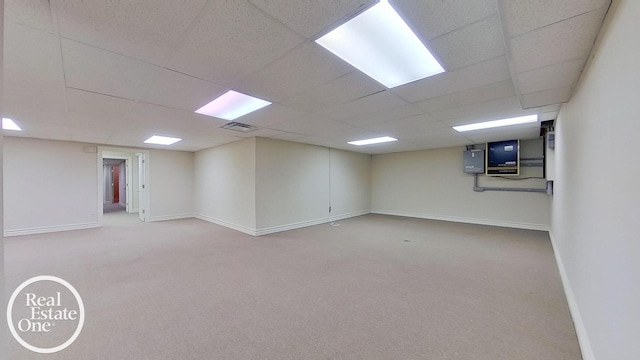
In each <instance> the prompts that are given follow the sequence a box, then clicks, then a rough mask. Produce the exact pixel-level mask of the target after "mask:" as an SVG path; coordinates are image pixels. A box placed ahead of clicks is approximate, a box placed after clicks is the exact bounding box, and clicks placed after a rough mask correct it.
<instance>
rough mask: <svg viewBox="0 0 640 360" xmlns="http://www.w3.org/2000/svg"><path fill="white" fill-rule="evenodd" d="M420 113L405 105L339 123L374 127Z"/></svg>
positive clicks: (411, 105)
mask: <svg viewBox="0 0 640 360" xmlns="http://www.w3.org/2000/svg"><path fill="white" fill-rule="evenodd" d="M421 113H422V111H421V110H420V109H419V108H418V107H417V106H415V105H414V104H407V105H403V106H398V107H394V108H390V109H384V110H380V111H376V112H375V113H373V114H366V115H362V116H357V117H353V118H349V119H345V120H341V121H342V122H344V123H347V124H351V125H355V126H363V127H366V126H369V125H375V124H379V123H382V122H386V121H393V120H398V119H403V118H406V117H410V116H414V115H418V114H421Z"/></svg>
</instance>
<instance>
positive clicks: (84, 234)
mask: <svg viewBox="0 0 640 360" xmlns="http://www.w3.org/2000/svg"><path fill="white" fill-rule="evenodd" d="M105 223H106V224H107V225H106V226H105V227H103V228H100V229H90V230H81V231H73V232H65V233H55V234H45V235H34V236H23V237H15V238H9V239H6V240H5V257H6V259H5V267H6V285H7V293H9V294H10V293H11V292H12V291H13V289H15V288H16V287H17V286H18V285H19V284H20V283H21V282H23V281H24V280H26V279H27V278H30V277H32V276H36V275H43V274H47V275H55V276H59V277H61V278H63V279H65V280H67V281H69V282H70V283H71V284H73V285H74V286H75V287H76V289H77V290H78V291H79V293H80V294H81V295H82V297H83V300H84V304H85V308H86V321H85V325H84V329H83V331H82V333H81V334H80V336H79V337H78V339H77V340H76V341H75V343H73V344H72V345H71V346H70V347H69V348H67V349H65V350H63V351H61V352H59V353H55V354H51V355H46V356H45V357H46V358H47V359H66V360H73V359H83V360H84V359H154V360H162V359H261V360H263V359H292V360H293V359H297V360H299V359H354V360H355V359H358V360H360V359H385V360H388V359H487V360H500V359H505V360H507V359H508V360H513V359H536V360H538V359H554V360H561V359H572V360H575V359H581V356H580V350H579V347H578V343H577V339H576V335H575V331H574V327H573V323H572V321H571V318H570V315H569V311H568V307H567V303H566V298H565V296H564V293H563V290H562V286H561V282H560V278H559V274H558V270H557V266H556V263H555V260H554V256H553V253H552V249H551V245H550V242H549V238H548V235H547V234H546V233H544V232H536V231H527V230H515V229H504V228H493V227H488V226H478V225H467V224H456V223H447V222H439V221H429V220H420V219H409V218H400V217H392V216H382V215H366V216H361V217H357V218H353V219H349V220H343V221H341V222H340V224H341V226H339V227H331V226H329V225H328V224H327V225H319V226H313V227H308V228H304V229H299V230H293V231H288V232H283V233H279V234H272V235H267V236H262V237H251V236H248V235H245V234H242V233H239V232H236V231H233V230H230V229H226V228H224V227H220V226H217V225H212V224H209V223H206V222H203V221H200V220H196V219H186V220H177V221H168V222H157V223H140V222H139V221H138V220H137V214H122V213H116V214H109V215H105ZM10 350H11V359H41V358H44V357H43V356H42V355H37V354H35V353H32V352H29V351H27V350H25V349H23V348H21V347H20V345H19V344H17V343H16V342H15V341H13V339H11V348H10Z"/></svg>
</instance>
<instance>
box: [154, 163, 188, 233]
mask: <svg viewBox="0 0 640 360" xmlns="http://www.w3.org/2000/svg"><path fill="white" fill-rule="evenodd" d="M147 171H148V174H149V177H148V181H147V186H148V189H149V220H150V221H161V220H172V219H182V218H187V217H192V216H193V185H194V173H193V172H194V154H193V153H192V152H186V151H172V150H149V158H148V162H147Z"/></svg>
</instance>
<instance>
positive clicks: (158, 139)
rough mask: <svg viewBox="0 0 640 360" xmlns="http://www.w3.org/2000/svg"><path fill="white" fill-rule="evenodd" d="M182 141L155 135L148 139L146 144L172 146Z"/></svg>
mask: <svg viewBox="0 0 640 360" xmlns="http://www.w3.org/2000/svg"><path fill="white" fill-rule="evenodd" d="M180 140H182V139H178V138H174V137H166V136H158V135H153V136H152V137H150V138H148V139H147V140H145V141H144V142H145V143H146V144H157V145H172V144H175V143H177V142H178V141H180Z"/></svg>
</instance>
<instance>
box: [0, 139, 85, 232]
mask: <svg viewBox="0 0 640 360" xmlns="http://www.w3.org/2000/svg"><path fill="white" fill-rule="evenodd" d="M84 146H86V145H85V144H80V143H71V142H62V141H50V140H38V139H27V138H18V137H6V138H5V143H4V184H3V185H4V194H5V196H4V210H5V211H4V221H5V235H7V236H9V235H20V234H26V233H38V232H49V231H60V230H71V229H80V228H88V227H95V226H97V225H98V220H97V219H98V208H97V202H96V198H97V196H98V194H97V191H98V190H97V186H96V184H97V183H98V179H97V174H98V169H97V168H96V167H97V163H96V154H95V153H87V152H85V151H84Z"/></svg>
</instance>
